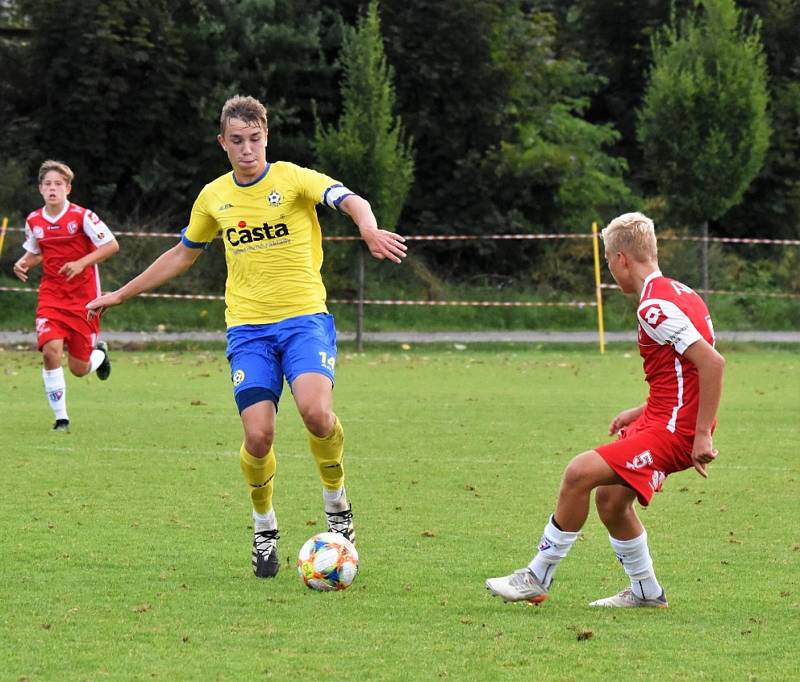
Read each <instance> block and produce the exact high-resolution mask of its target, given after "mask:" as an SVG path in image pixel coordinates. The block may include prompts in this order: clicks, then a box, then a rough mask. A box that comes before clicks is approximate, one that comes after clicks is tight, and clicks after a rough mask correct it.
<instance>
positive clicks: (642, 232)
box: [600, 213, 658, 261]
mask: <svg viewBox="0 0 800 682" xmlns="http://www.w3.org/2000/svg"><path fill="white" fill-rule="evenodd" d="M600 236H601V237H602V238H603V241H604V242H605V244H606V248H607V249H608V250H609V251H611V252H617V251H623V252H625V253H626V254H627V255H629V256H631V257H632V258H634V259H635V260H638V261H646V260H657V259H658V246H657V244H656V230H655V227H654V226H653V221H652V220H650V218H648V217H647V216H646V215H645V214H644V213H623V214H622V215H620V216H617V217H616V218H614V220H612V221H611V222H610V223H609V224H608V225H607V226H606V227H605V229H604V230H603V231H602V232H601V233H600Z"/></svg>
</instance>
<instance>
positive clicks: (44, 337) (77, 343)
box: [36, 308, 100, 362]
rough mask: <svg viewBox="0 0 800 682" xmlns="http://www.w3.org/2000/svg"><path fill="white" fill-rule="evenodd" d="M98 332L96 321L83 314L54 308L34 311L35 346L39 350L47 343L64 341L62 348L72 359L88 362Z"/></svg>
mask: <svg viewBox="0 0 800 682" xmlns="http://www.w3.org/2000/svg"><path fill="white" fill-rule="evenodd" d="M99 332H100V323H99V321H98V319H97V318H94V319H93V320H91V321H89V320H87V319H86V314H85V313H79V312H77V311H73V310H58V309H56V308H39V309H38V310H37V311H36V346H37V347H38V348H39V350H42V347H43V346H44V344H46V343H47V342H48V341H52V340H53V339H64V346H65V347H66V348H67V349H68V350H69V354H70V355H71V356H72V357H73V358H77V359H78V360H83V361H84V362H88V361H89V356H91V354H92V350H93V349H94V345H95V343H96V342H97V335H98V333H99Z"/></svg>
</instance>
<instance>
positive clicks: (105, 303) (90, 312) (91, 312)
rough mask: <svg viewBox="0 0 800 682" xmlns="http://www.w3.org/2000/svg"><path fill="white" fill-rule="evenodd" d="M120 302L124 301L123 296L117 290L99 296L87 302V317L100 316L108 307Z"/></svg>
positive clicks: (89, 318) (88, 318) (90, 318)
mask: <svg viewBox="0 0 800 682" xmlns="http://www.w3.org/2000/svg"><path fill="white" fill-rule="evenodd" d="M120 303H122V297H121V296H120V295H119V294H118V293H117V292H116V291H112V292H111V293H110V294H103V295H102V296H98V297H97V298H95V299H94V300H92V301H89V302H88V303H87V304H86V319H87V320H93V319H94V318H95V317H100V316H101V315H102V314H103V313H104V312H105V311H106V309H108V308H112V307H113V306H115V305H119V304H120Z"/></svg>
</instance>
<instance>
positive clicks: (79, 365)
mask: <svg viewBox="0 0 800 682" xmlns="http://www.w3.org/2000/svg"><path fill="white" fill-rule="evenodd" d="M91 369H92V365H91V363H89V362H82V361H81V360H74V359H73V358H70V359H69V371H70V372H72V375H73V376H76V377H85V376H86V375H87V374H89V372H90V371H91Z"/></svg>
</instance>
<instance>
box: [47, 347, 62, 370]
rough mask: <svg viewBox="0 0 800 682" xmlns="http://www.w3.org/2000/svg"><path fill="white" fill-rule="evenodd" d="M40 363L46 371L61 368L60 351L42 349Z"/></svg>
mask: <svg viewBox="0 0 800 682" xmlns="http://www.w3.org/2000/svg"><path fill="white" fill-rule="evenodd" d="M42 362H43V363H44V366H45V367H46V368H47V369H54V368H57V367H61V351H60V350H57V349H55V348H48V347H47V346H45V347H44V348H42Z"/></svg>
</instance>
